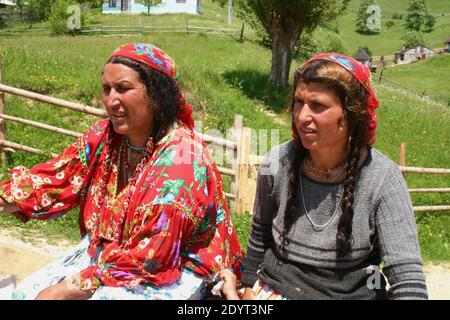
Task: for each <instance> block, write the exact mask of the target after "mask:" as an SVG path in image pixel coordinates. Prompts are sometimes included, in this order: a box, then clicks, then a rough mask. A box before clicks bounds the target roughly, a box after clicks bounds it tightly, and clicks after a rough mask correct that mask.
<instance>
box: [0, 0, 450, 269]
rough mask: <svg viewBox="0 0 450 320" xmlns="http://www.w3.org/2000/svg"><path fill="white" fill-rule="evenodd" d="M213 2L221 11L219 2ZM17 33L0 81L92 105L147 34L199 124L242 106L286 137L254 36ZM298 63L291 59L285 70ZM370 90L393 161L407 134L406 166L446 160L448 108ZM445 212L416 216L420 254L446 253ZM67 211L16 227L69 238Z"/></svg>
mask: <svg viewBox="0 0 450 320" xmlns="http://www.w3.org/2000/svg"><path fill="white" fill-rule="evenodd" d="M208 2H210V1H203V3H208ZM209 5H210V8H211V13H210V14H208V16H214V14H215V13H214V12H216V11H214V10H213V9H215V8H216V7H217V6H216V7H215V5H214V4H211V3H209ZM216 9H217V10H218V11H217V12H223V9H222V8H220V7H217V8H216ZM221 10H222V11H221ZM126 18H128V17H126ZM161 19H162V17H161ZM208 19H209V18H208ZM225 21H226V17H225V20H224V21H222V23H223V24H226V22H225ZM19 39H21V40H20V41H18V38H1V37H0V54H2V55H3V58H4V70H3V73H4V75H3V77H4V82H5V83H6V84H9V85H13V86H16V87H20V88H24V89H29V90H32V91H37V92H41V93H44V94H47V95H51V96H55V97H60V98H64V99H67V100H71V101H79V102H82V103H85V104H89V105H98V106H99V107H100V103H99V97H100V74H101V70H102V66H103V64H104V62H105V61H106V59H107V58H108V55H109V53H111V52H112V50H114V49H115V48H116V47H118V46H119V45H121V44H123V43H127V42H153V43H155V44H157V45H158V46H160V47H161V48H163V49H164V50H166V51H167V52H169V54H170V55H172V56H173V57H174V58H175V60H176V61H177V64H178V65H179V66H180V68H181V74H182V76H181V84H182V87H183V89H184V90H185V91H186V94H187V98H188V100H189V101H190V102H192V104H193V106H194V109H195V118H196V120H202V121H203V129H204V130H206V129H211V128H217V129H218V130H219V131H221V132H222V133H225V132H226V129H227V128H230V127H231V126H232V123H233V118H234V115H235V114H242V115H243V116H244V125H245V126H248V127H251V128H253V129H256V130H257V129H279V130H280V142H283V141H286V140H288V139H289V138H290V129H289V125H280V124H278V122H275V121H274V119H273V118H272V117H269V116H268V115H267V111H272V112H274V113H275V114H276V115H277V117H278V118H281V119H284V120H288V119H289V116H288V115H287V114H285V113H284V112H283V110H284V109H285V107H286V105H287V104H288V101H289V100H288V94H289V92H290V88H285V89H276V88H274V87H272V86H271V85H270V84H269V83H268V81H267V77H268V73H269V69H270V60H271V52H270V50H269V49H267V48H264V47H262V46H260V45H258V44H257V43H253V42H248V41H245V42H243V43H240V42H238V41H235V40H232V39H229V38H221V37H213V36H208V35H205V34H199V35H195V34H188V35H187V34H154V35H148V36H135V37H126V38H125V37H94V36H76V37H27V38H19ZM430 62H432V60H430ZM300 63H301V61H299V60H295V61H294V62H293V65H292V71H293V70H294V68H295V67H296V66H298V65H299V64H300ZM433 68H434V69H436V68H435V67H433ZM399 70H400V69H399ZM386 76H387V75H386ZM391 76H392V75H391ZM387 77H388V76H387ZM411 78H412V76H411ZM422 79H423V78H422ZM375 89H376V92H377V95H378V97H379V99H380V102H381V108H380V109H379V110H378V112H377V114H378V116H379V119H380V121H379V122H380V127H379V131H378V134H377V142H376V145H375V147H376V148H378V149H380V150H381V151H382V152H383V153H385V154H386V155H387V156H389V157H390V158H391V159H393V160H394V161H398V153H399V146H400V143H401V142H406V145H407V165H408V166H419V167H441V168H450V130H449V123H450V109H449V108H446V107H444V106H442V105H440V104H435V103H429V102H426V101H424V100H421V99H417V98H416V97H414V96H408V95H405V94H404V93H402V92H400V91H396V90H393V89H391V88H390V87H387V86H384V85H379V86H376V88H375ZM6 113H7V114H10V115H15V116H20V117H24V118H28V119H32V120H37V121H42V122H45V123H49V124H52V125H57V126H61V127H64V128H68V129H71V130H75V131H82V130H84V129H86V128H88V127H89V125H90V124H91V123H92V122H93V121H95V118H94V117H90V116H83V115H80V114H78V113H76V112H72V111H68V110H62V109H59V108H57V107H54V106H48V105H43V104H41V103H33V102H27V101H25V100H23V99H20V98H16V97H11V96H7V97H6ZM7 137H8V139H9V140H12V141H14V142H18V143H22V144H26V145H31V146H34V147H38V148H41V149H44V150H47V151H51V152H55V153H57V152H59V151H61V150H62V149H64V147H65V146H67V145H68V144H69V143H70V142H71V141H73V140H72V139H71V138H68V137H67V138H66V137H62V136H57V135H53V134H50V133H47V132H45V131H42V130H39V129H33V128H29V127H24V126H22V125H18V124H14V123H7ZM45 159H47V157H46V156H43V155H42V156H33V155H29V154H26V153H23V152H15V153H13V154H10V156H9V157H8V166H7V167H8V168H12V167H13V166H16V165H19V164H23V165H26V166H32V165H33V164H35V163H38V162H40V161H43V160H45ZM8 168H2V169H1V171H0V173H1V174H2V179H4V178H6V177H7V175H8V173H7V171H8V170H7V169H8ZM406 178H407V182H408V184H409V186H410V187H417V188H418V187H448V186H450V176H436V175H434V176H431V175H427V176H420V175H407V177H406ZM413 201H414V204H415V205H426V204H434V205H437V204H442V205H450V194H447V195H445V194H429V195H414V196H413ZM449 213H450V212H442V213H420V214H417V215H416V217H417V222H418V229H419V238H420V242H421V247H422V254H423V257H424V259H425V260H427V261H449V260H450V250H448V249H449V248H448V247H449V245H450V228H449V226H450V214H449ZM76 214H77V212H76V210H73V211H72V212H71V213H70V214H68V215H66V216H64V217H63V218H61V219H58V220H56V221H46V222H42V221H33V222H30V223H28V224H27V225H25V226H21V228H22V230H23V232H31V231H34V230H39V232H42V233H44V234H45V235H47V236H49V235H52V239H55V240H54V241H58V240H57V239H58V237H64V238H66V239H70V240H72V241H76V239H77V237H78V236H77V222H76ZM233 220H234V222H235V225H236V227H237V229H238V232H239V237H240V239H241V243H242V244H243V246H246V242H247V237H248V232H249V227H250V219H249V217H248V216H246V215H239V216H235V217H233ZM19 225H20V223H18V222H16V221H15V220H13V219H12V218H10V217H2V218H1V219H0V227H2V228H12V227H14V228H16V227H19ZM55 235H56V236H55Z"/></svg>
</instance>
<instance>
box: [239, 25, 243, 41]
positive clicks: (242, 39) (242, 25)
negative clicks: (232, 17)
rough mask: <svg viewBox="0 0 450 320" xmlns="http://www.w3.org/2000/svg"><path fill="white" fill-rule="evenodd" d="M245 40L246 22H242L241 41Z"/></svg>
mask: <svg viewBox="0 0 450 320" xmlns="http://www.w3.org/2000/svg"><path fill="white" fill-rule="evenodd" d="M243 40H244V24H242V29H241V37H240V41H241V42H242V41H243Z"/></svg>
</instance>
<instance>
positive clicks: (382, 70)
mask: <svg viewBox="0 0 450 320" xmlns="http://www.w3.org/2000/svg"><path fill="white" fill-rule="evenodd" d="M383 72H384V67H383V68H381V72H380V78H379V79H378V83H381V80H382V79H383Z"/></svg>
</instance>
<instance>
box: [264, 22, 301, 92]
mask: <svg viewBox="0 0 450 320" xmlns="http://www.w3.org/2000/svg"><path fill="white" fill-rule="evenodd" d="M299 35H300V32H299V31H297V30H294V31H293V32H286V31H285V30H280V31H279V32H274V33H273V35H272V69H271V70H270V77H269V80H270V81H271V82H272V84H274V85H275V86H277V87H283V86H286V85H287V83H288V80H289V70H290V67H291V62H292V55H293V53H294V49H295V43H296V42H297V39H298V37H299Z"/></svg>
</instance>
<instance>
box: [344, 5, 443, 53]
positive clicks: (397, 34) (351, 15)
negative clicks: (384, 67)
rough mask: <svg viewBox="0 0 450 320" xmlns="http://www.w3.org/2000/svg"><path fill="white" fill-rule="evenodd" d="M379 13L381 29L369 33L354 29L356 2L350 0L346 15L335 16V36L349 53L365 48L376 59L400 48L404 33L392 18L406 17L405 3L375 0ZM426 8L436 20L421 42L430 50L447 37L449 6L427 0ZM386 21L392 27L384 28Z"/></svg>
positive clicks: (401, 23)
mask: <svg viewBox="0 0 450 320" xmlns="http://www.w3.org/2000/svg"><path fill="white" fill-rule="evenodd" d="M376 2H377V4H378V5H379V7H380V11H381V30H380V31H379V32H376V33H373V34H364V33H359V32H358V31H357V30H356V13H357V12H358V8H359V4H360V3H361V1H360V0H352V1H351V3H350V8H349V10H348V13H347V14H345V15H343V16H342V17H339V18H338V19H337V21H336V26H337V29H338V31H339V33H338V34H339V36H340V37H341V38H342V40H343V41H344V44H345V47H346V48H348V50H349V53H350V54H354V53H355V52H356V50H357V49H358V47H360V46H361V47H364V46H367V47H369V49H370V50H371V51H372V53H373V54H374V55H376V56H378V55H382V54H383V55H391V54H394V52H396V51H399V50H401V49H402V42H403V40H402V39H401V38H402V37H403V35H404V34H405V30H404V27H403V23H404V20H398V19H392V16H393V15H394V14H397V15H403V18H404V17H405V16H406V12H407V11H406V10H407V8H408V2H409V1H408V0H377V1H376ZM427 3H428V9H429V11H430V13H431V14H432V15H433V16H434V17H435V18H436V24H435V26H434V29H433V31H432V32H430V33H424V34H423V37H424V42H425V44H426V45H427V46H428V47H430V48H442V47H443V46H444V43H443V42H444V40H445V39H447V38H448V37H450V4H449V2H448V1H447V0H428V2H427ZM388 21H393V22H394V26H392V27H391V28H387V27H386V23H387V22H388Z"/></svg>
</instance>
